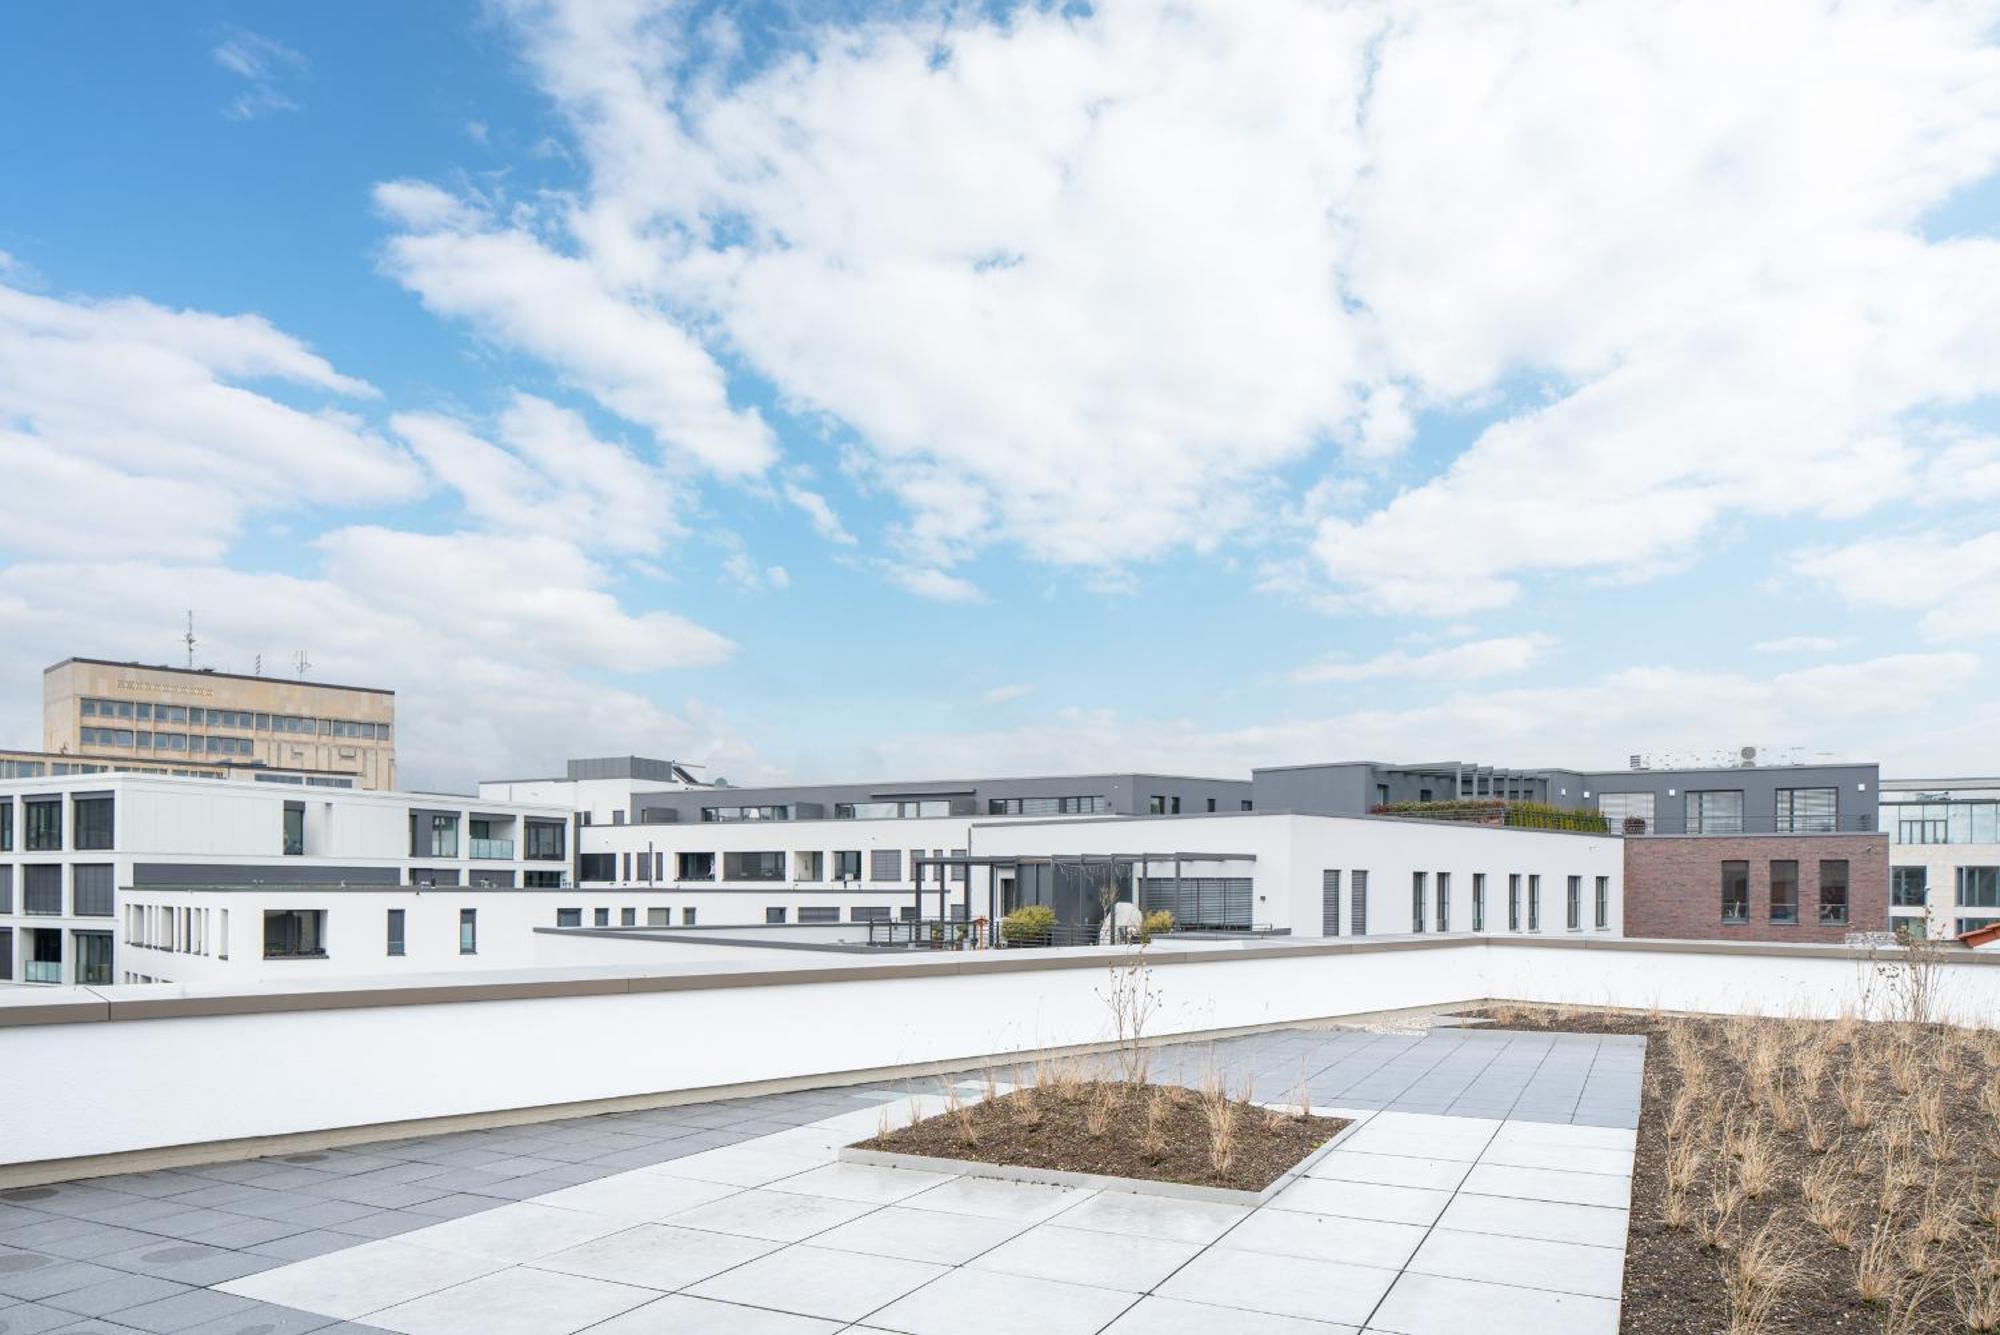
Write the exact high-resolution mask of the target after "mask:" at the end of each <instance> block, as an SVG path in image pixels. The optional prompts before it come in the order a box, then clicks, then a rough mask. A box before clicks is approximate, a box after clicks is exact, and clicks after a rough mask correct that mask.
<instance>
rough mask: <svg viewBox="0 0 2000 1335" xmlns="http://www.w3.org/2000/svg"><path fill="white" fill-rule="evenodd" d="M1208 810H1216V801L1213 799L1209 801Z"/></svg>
mask: <svg viewBox="0 0 2000 1335" xmlns="http://www.w3.org/2000/svg"><path fill="white" fill-rule="evenodd" d="M1208 809H1209V810H1210V811H1213V810H1215V799H1214V798H1212V797H1211V798H1209V799H1208Z"/></svg>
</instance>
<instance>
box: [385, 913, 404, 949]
mask: <svg viewBox="0 0 2000 1335" xmlns="http://www.w3.org/2000/svg"><path fill="white" fill-rule="evenodd" d="M403 927H404V910H402V909H390V910H389V921H388V924H387V932H386V934H387V937H388V941H387V945H388V951H389V953H390V954H391V955H401V954H402V953H403V948H404V941H403Z"/></svg>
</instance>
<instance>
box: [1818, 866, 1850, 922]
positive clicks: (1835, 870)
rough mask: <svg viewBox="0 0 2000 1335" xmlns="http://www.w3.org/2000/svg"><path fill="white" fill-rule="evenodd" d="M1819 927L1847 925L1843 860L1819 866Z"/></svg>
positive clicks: (1845, 877)
mask: <svg viewBox="0 0 2000 1335" xmlns="http://www.w3.org/2000/svg"><path fill="white" fill-rule="evenodd" d="M1819 925H1820V926H1822V927H1844V926H1846V925H1847V862H1846V860H1845V859H1839V860H1836V861H1830V862H1822V863H1820V864H1819Z"/></svg>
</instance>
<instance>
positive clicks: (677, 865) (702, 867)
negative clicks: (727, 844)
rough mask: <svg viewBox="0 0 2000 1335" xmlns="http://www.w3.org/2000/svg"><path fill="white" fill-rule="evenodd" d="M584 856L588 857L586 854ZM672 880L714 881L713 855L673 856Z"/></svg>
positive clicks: (685, 854)
mask: <svg viewBox="0 0 2000 1335" xmlns="http://www.w3.org/2000/svg"><path fill="white" fill-rule="evenodd" d="M585 856H589V855H588V854H586V855H585ZM674 879H675V880H677V881H712V880H714V879H715V854H713V853H676V854H675V855H674Z"/></svg>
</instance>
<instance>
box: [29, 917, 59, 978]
mask: <svg viewBox="0 0 2000 1335" xmlns="http://www.w3.org/2000/svg"><path fill="white" fill-rule="evenodd" d="M27 930H28V939H27V941H26V943H25V948H24V949H23V950H22V952H21V955H22V961H21V963H22V966H23V967H22V970H21V974H22V977H23V979H24V980H25V981H27V982H30V983H60V982H61V981H62V980H63V934H62V932H61V930H60V929H58V928H54V927H30V928H28V929H27Z"/></svg>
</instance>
